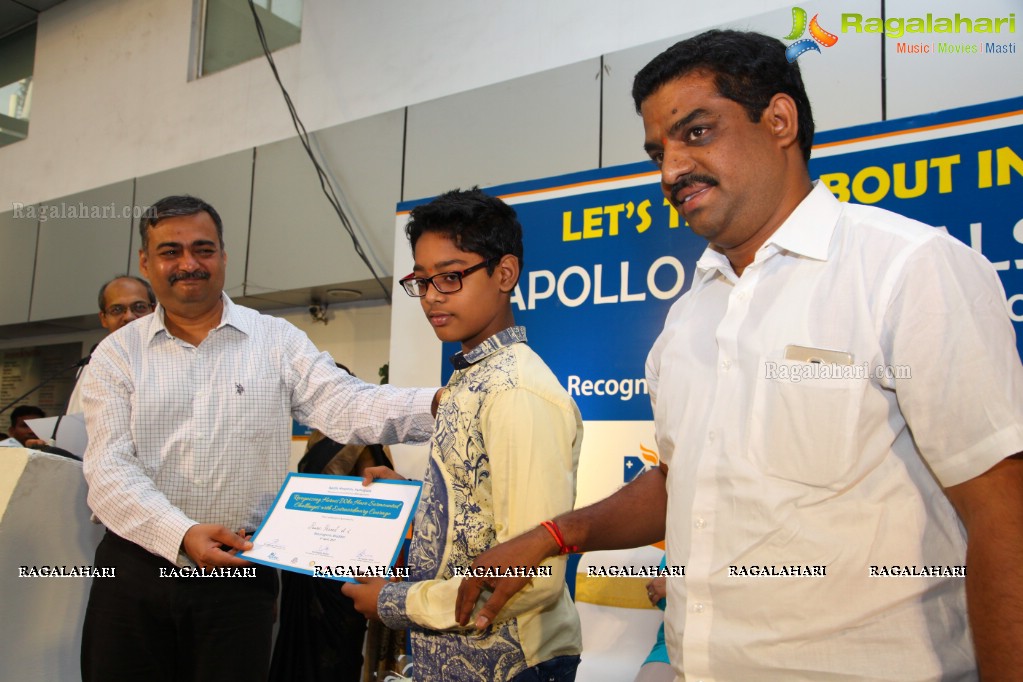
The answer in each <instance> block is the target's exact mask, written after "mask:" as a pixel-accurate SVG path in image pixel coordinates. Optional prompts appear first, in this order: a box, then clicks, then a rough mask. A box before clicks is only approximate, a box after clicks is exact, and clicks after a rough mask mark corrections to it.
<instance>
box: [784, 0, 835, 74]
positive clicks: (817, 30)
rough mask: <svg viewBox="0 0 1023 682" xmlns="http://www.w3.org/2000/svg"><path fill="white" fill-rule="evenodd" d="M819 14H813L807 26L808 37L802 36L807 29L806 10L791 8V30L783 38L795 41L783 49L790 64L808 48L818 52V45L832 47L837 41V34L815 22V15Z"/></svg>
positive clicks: (819, 49) (807, 50)
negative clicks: (829, 31)
mask: <svg viewBox="0 0 1023 682" xmlns="http://www.w3.org/2000/svg"><path fill="white" fill-rule="evenodd" d="M819 16H820V15H819V14H815V15H813V19H811V20H810V26H809V31H810V37H809V38H803V37H802V36H803V34H804V33H805V32H806V31H807V25H806V10H805V9H803V8H802V7H793V8H792V31H791V32H790V33H789V34H788V35H787V36H785V40H795V41H796V42H794V43H792V44H791V45H789V46H788V48H786V50H785V57H786V58H787V59H788V60H789V63H790V64H791V63H792V62H794V61H796V60H797V59H799V57H800V56H802V55H804V54H806V53H807V52H809V51H810V50H813V51H815V52H820V51H821V48H820V47H818V45H823V46H824V47H832V46H833V45H834V44H835V43H837V42H838V36H836V35H835V34H834V33H828V32H827V31H825V30H824V29H823V28H821V25H820V24H819V23H817V17H819ZM797 38H800V40H797Z"/></svg>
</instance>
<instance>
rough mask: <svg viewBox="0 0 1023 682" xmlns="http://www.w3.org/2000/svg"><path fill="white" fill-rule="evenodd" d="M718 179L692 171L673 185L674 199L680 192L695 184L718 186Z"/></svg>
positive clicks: (672, 195)
mask: <svg viewBox="0 0 1023 682" xmlns="http://www.w3.org/2000/svg"><path fill="white" fill-rule="evenodd" d="M717 184H718V181H717V180H715V179H714V178H712V177H711V176H709V175H700V174H699V173H692V174H690V175H686V176H685V177H683V178H681V179H679V180H678V181H677V182H675V183H674V184H673V185H672V186H671V198H672V199H674V198H675V197H677V196H678V193H679V192H681V191H682V190H684V189H689V188H690V187H692V186H693V185H707V186H708V187H717Z"/></svg>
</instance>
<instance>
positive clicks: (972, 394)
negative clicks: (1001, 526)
mask: <svg viewBox="0 0 1023 682" xmlns="http://www.w3.org/2000/svg"><path fill="white" fill-rule="evenodd" d="M789 346H805V347H810V348H813V349H822V350H826V351H837V352H838V354H828V357H830V358H841V357H845V356H844V354H849V355H848V360H847V361H840V363H841V364H839V365H832V364H829V363H827V362H826V363H825V365H826V369H825V366H824V365H812V363H808V362H804V361H802V360H805V359H806V358H805V357H804V358H802V360H800V359H799V358H800V357H802V355H805V353H802V354H801V353H800V352H798V351H796V352H795V355H796V356H797V357H796V359H786V348H787V347H789ZM846 363H848V364H846ZM906 368H908V369H906ZM828 372H830V375H828V374H827V373H828ZM907 372H908V376H907ZM647 374H648V382H649V387H650V393H651V396H653V398H652V400H653V405H654V419H655V426H656V430H657V439H658V440H657V442H658V447H659V450H660V457H661V460H662V461H664V462H666V463H667V464H668V465H669V467H670V470H669V475H668V483H667V485H668V526H667V551H668V564H669V565H684V566H685V567H686V568H685V577H684V578H669V579H668V598H667V601H668V609H667V614H666V619H665V620H666V635H667V642H668V649H669V652H670V654H671V658H672V663H673V664H674V666H675V668H676V670H677V671H678V672H679V674H683V673H684V674H685V679H686V680H687V682H696V680H705V681H709V680H758V681H763V680H785V681H786V682H791V681H793V680H813V681H814V682H821V681H825V680H868V679H883V680H929V679H943V680H948V679H971V678H973V677H974V676H975V675H976V673H975V671H974V667H975V663H974V657H973V647H972V644H971V640H970V633H969V628H968V625H967V616H966V606H965V592H964V582H963V578H962V577H949V576H945V577H921V576H914V577H872V576H871V575H870V572H871V566H878V567H890V566H899V567H936V566H947V567H955V566H961V565H962V564H964V563H965V537H964V533H963V530H962V527H961V525H960V523H959V520H958V517H957V515H956V513H955V511H954V509H953V508H952V506H951V504H950V503H949V502H948V499H947V498H946V497H945V495H944V493H943V492H942V486H951V485H955V484H957V483H961V482H963V481H966V480H969V479H970V478H973V477H975V476H977V475H979V474H981V473H983V472H985V471H986V470H988V469H989V468H990V467H992V466H993V465H994V464H996V463H997V462H998V461H1000V460H1001V459H1003V458H1005V457H1007V456H1010V455H1013V454H1014V453H1016V452H1019V451H1021V450H1023V368H1021V365H1020V360H1019V356H1018V354H1017V351H1016V347H1015V338H1014V333H1013V330H1012V326H1011V323H1010V322H1009V318H1008V315H1007V310H1006V303H1005V295H1004V292H1003V290H1002V287H1001V284H1000V282H999V280H998V277H997V275H996V274H995V272H994V270H993V269H992V268H991V266H990V264H989V263H988V262H987V261H986V260H985V259H984V258H983V256H981V255H980V254H979V253H977V252H975V251H973V250H971V249H969V248H967V247H966V246H965V245H963V244H962V243H960V242H958V241H956V240H954V239H953V238H951V237H949V236H948V235H947V234H945V233H943V232H941V231H939V230H936V229H934V228H932V227H928V226H926V225H923V224H921V223H917V222H915V221H912V220H909V219H907V218H904V217H902V216H898V215H896V214H893V213H889V212H886V211H882V210H880V209H876V208H871V207H865V206H856V205H849V204H841V203H839V202H838V201H837V200H835V198H834V197H833V196H832V195H831V193H830V192H829V191H828V190H827V188H826V187H825V186H823V185H821V184H818V185H817V186H816V187H815V188H814V190H813V191H812V192H811V193H810V195H809V196H808V197H807V198H806V199H805V200H804V201H803V202H802V203H801V204H800V205H799V207H798V208H797V209H796V210H795V211H794V212H793V213H792V215H791V216H790V217H789V218H788V220H786V222H785V223H784V224H783V225H782V226H781V227H780V228H779V229H778V230H777V231H776V232H775V233H774V235H772V236H771V238H770V239H768V241H767V243H766V244H764V245H763V246H762V247H761V248H760V249H759V251H758V252H757V254H756V258H755V259H754V262H753V263H752V264H750V265H749V266H748V267H747V268H746V269H745V270H744V272H743V274H742V276H741V277H736V275H735V273H734V271H733V270H732V268H731V265H730V264H729V263H728V260H727V259H726V258H725V257H724V255H722V254H721V253H719V252H716V251H714V250H712V249H708V250H707V251H706V252H705V253H704V254H703V256H702V257H701V258H700V260H699V262H698V263H697V272H696V275H695V280H694V282H693V286H692V289H691V291H689V292H688V293H687V294H685V295H684V296H683V297H682V298H680V299H679V300H678V301H677V302H676V303H675V304H674V306H673V307H672V309H671V311H670V313H669V315H668V318H667V321H666V323H665V328H664V331H663V332H662V334H661V335H660V337H659V338H658V340H657V341H656V343H655V344H654V347H653V349H652V350H651V352H650V356H649V358H648V361H647ZM836 375H837V378H836ZM793 377H795V378H793ZM797 379H798V380H797ZM751 566H756V567H765V566H766V567H772V566H775V567H778V568H779V570H780V567H783V566H803V567H808V568H809V569H811V570H812V571H814V572H817V573H818V575H813V574H812V573H811V575H800V576H796V577H793V576H788V577H764V576H763V575H757V576H744V575H742V569H743V568H745V569H746V572H747V573H749V572H750V571H749V567H751ZM821 566H823V567H824V575H819V573H820V571H819V569H815V568H814V567H821ZM730 567H736V568H731V569H730ZM756 570H757V571H758V572H759V573H761V574H762V573H763V572H764V569H763V568H758V569H756ZM769 570H771V571H774V570H776V569H769ZM900 570H902V569H901V568H900ZM1006 570H1018V567H1011V568H1010V567H1007V568H1006ZM800 571H802V569H800ZM730 572H732V573H738V575H729V573H730Z"/></svg>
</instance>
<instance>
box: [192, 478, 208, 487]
mask: <svg viewBox="0 0 1023 682" xmlns="http://www.w3.org/2000/svg"><path fill="white" fill-rule="evenodd" d="M192 485H197V486H200V487H202V486H204V485H206V483H205V482H204V481H202V480H201V479H198V478H197V479H195V480H194V481H192Z"/></svg>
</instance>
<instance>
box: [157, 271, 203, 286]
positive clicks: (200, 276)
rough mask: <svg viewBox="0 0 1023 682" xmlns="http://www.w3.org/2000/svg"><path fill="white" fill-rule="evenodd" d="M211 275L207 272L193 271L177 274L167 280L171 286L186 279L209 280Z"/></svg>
mask: <svg viewBox="0 0 1023 682" xmlns="http://www.w3.org/2000/svg"><path fill="white" fill-rule="evenodd" d="M209 278H210V273H208V272H206V271H205V270H193V271H192V272H175V273H174V274H173V275H171V276H170V277H168V278H167V281H168V282H170V283H171V284H174V283H175V282H180V281H181V280H185V279H209Z"/></svg>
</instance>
